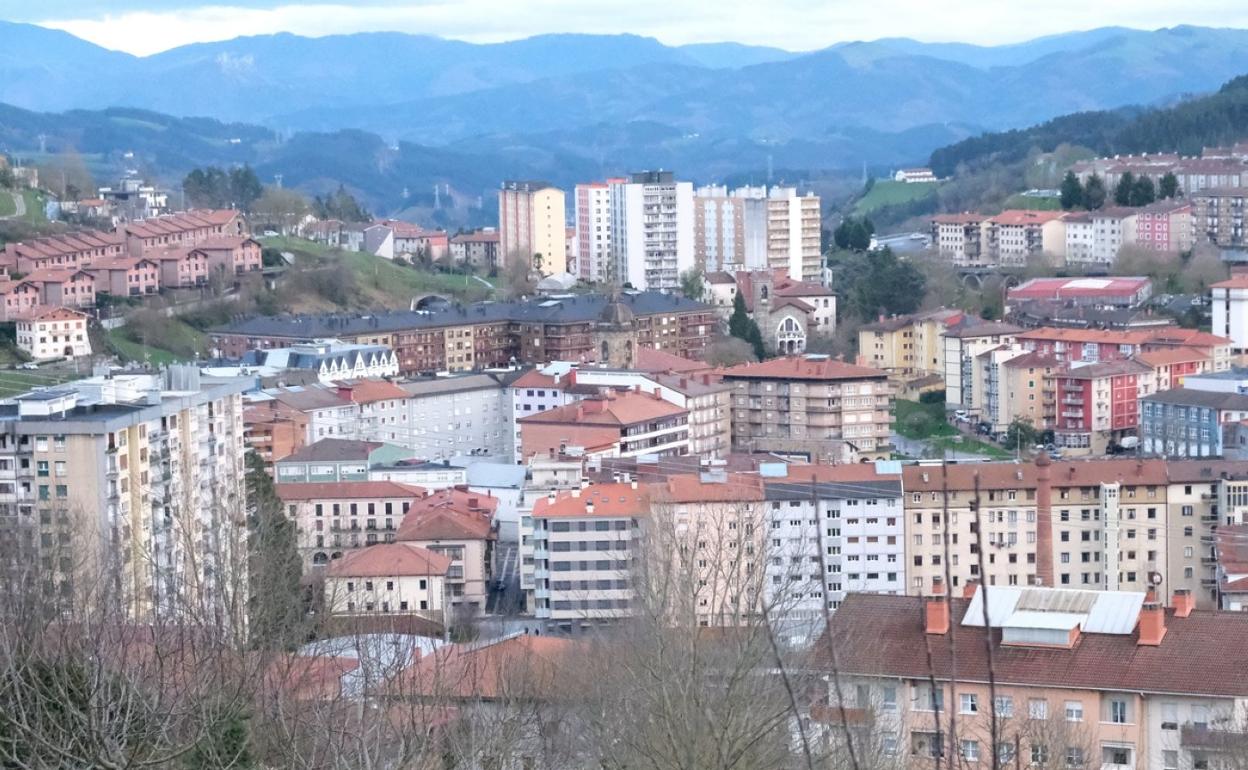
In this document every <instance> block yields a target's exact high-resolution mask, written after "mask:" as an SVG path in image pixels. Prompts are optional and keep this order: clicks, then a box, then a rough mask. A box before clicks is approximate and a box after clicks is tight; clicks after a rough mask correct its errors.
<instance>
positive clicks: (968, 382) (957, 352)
mask: <svg viewBox="0 0 1248 770" xmlns="http://www.w3.org/2000/svg"><path fill="white" fill-rule="evenodd" d="M1022 331H1023V328H1022V327H1021V326H1015V325H1013V324H1008V323H1003V322H1001V321H985V322H981V323H975V322H968V323H965V324H962V325H960V326H957V327H954V328H951V329H946V330H945V331H944V333H943V334H942V335H941V338H940V339H941V342H942V344H943V347H944V354H943V356H942V357H941V360H942V361H943V363H944V371H943V372H942V375H943V376H944V380H945V404H946V405H947V406H949V407H952V408H958V409H961V408H970V407H972V406H973V405H974V382H975V357H976V356H978V355H979V354H980V353H983V352H984V351H986V350H990V349H992V348H996V347H999V346H1001V345H1010V344H1012V343H1013V342H1014V341H1015V339H1016V338H1017V337H1018V336H1019V334H1020V332H1022Z"/></svg>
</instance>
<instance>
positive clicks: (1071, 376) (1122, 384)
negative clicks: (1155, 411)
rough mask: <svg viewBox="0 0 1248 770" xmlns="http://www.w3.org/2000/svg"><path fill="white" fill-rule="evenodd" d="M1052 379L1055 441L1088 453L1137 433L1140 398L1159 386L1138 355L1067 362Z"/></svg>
mask: <svg viewBox="0 0 1248 770" xmlns="http://www.w3.org/2000/svg"><path fill="white" fill-rule="evenodd" d="M1054 381H1055V384H1056V388H1055V390H1056V398H1057V421H1056V422H1055V423H1054V426H1053V428H1054V430H1053V441H1054V443H1056V444H1057V445H1058V446H1059V447H1062V448H1064V449H1070V450H1076V451H1080V450H1082V451H1088V452H1091V453H1092V454H1103V453H1104V452H1105V451H1106V449H1107V448H1108V447H1109V446H1110V445H1111V444H1117V443H1119V442H1121V441H1122V439H1124V438H1126V437H1127V436H1135V435H1137V433H1138V430H1139V425H1140V398H1141V397H1142V396H1146V395H1148V394H1150V393H1153V392H1155V391H1156V390H1157V382H1156V375H1155V372H1154V370H1153V368H1152V367H1150V366H1149V365H1148V364H1146V363H1144V362H1143V361H1138V360H1136V359H1121V360H1117V361H1105V362H1103V363H1096V364H1084V365H1074V366H1068V367H1066V368H1065V369H1063V370H1062V371H1059V372H1058V373H1056V374H1055V375H1054Z"/></svg>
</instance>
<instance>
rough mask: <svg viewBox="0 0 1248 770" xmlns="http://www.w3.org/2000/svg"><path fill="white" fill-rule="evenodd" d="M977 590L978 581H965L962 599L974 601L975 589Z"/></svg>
mask: <svg viewBox="0 0 1248 770" xmlns="http://www.w3.org/2000/svg"><path fill="white" fill-rule="evenodd" d="M977 588H979V581H978V580H968V581H966V585H964V586H962V598H963V599H974V598H975V589H977Z"/></svg>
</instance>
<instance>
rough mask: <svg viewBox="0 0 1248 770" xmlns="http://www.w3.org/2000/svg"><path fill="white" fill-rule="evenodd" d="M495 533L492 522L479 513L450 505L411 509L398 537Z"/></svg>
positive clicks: (471, 537) (457, 537)
mask: <svg viewBox="0 0 1248 770" xmlns="http://www.w3.org/2000/svg"><path fill="white" fill-rule="evenodd" d="M491 537H493V529H492V528H491V527H490V522H489V521H488V520H487V519H484V518H482V517H481V516H479V515H476V514H465V513H460V512H459V511H455V510H451V509H434V510H431V511H412V512H410V513H408V514H407V516H405V517H404V518H403V523H402V524H401V525H400V526H399V531H398V534H396V535H395V539H396V540H399V541H400V542H402V541H419V542H428V541H431V540H487V539H490V538H491Z"/></svg>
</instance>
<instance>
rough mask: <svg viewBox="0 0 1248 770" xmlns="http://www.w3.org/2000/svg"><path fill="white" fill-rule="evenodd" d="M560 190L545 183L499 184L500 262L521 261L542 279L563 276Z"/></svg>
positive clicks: (563, 216) (564, 228) (563, 212)
mask: <svg viewBox="0 0 1248 770" xmlns="http://www.w3.org/2000/svg"><path fill="white" fill-rule="evenodd" d="M566 215H567V214H566V203H565V201H564V194H563V190H560V189H559V188H557V187H554V186H552V185H550V184H548V183H546V182H510V181H509V182H503V184H502V187H501V188H500V189H499V192H498V232H499V241H498V243H499V248H500V249H501V250H502V255H501V256H502V259H503V260H504V262H506V263H510V261H511V260H513V259H523V260H524V261H525V262H526V264H528V265H529V266H530V267H531V268H532V269H533V270H536V271H538V272H539V273H541V274H542V275H554V274H556V273H564V272H567V263H566V260H567V249H568V247H567V222H566Z"/></svg>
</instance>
